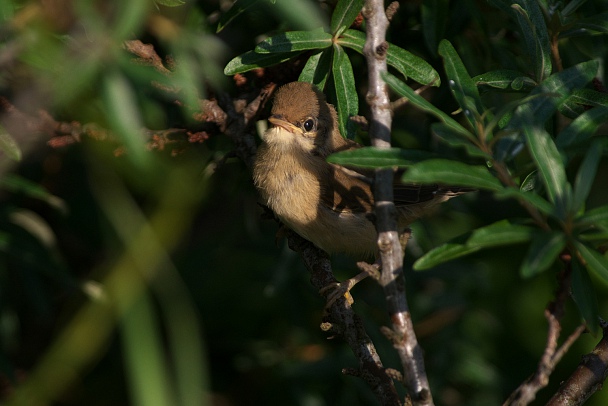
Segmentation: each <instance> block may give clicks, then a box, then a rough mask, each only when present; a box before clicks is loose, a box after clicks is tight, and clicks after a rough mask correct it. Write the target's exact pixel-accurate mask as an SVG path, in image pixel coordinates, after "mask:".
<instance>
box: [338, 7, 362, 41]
mask: <svg viewBox="0 0 608 406" xmlns="http://www.w3.org/2000/svg"><path fill="white" fill-rule="evenodd" d="M364 3H365V0H339V1H338V4H336V8H335V9H334V12H333V14H332V15H331V33H332V34H333V35H334V36H338V35H340V34H341V33H342V32H343V31H344V30H345V29H347V28H348V27H350V25H351V24H352V23H353V21H355V18H357V15H359V13H360V12H361V9H362V8H363V4H364Z"/></svg>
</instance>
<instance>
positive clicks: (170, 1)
mask: <svg viewBox="0 0 608 406" xmlns="http://www.w3.org/2000/svg"><path fill="white" fill-rule="evenodd" d="M154 2H155V3H156V4H160V5H162V6H167V7H177V6H181V5H184V4H186V2H185V1H184V0H154Z"/></svg>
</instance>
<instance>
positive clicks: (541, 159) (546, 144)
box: [524, 126, 568, 205]
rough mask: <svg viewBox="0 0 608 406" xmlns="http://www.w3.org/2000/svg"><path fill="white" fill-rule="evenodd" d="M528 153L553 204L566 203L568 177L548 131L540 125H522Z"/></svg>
mask: <svg viewBox="0 0 608 406" xmlns="http://www.w3.org/2000/svg"><path fill="white" fill-rule="evenodd" d="M524 134H525V136H526V141H527V143H528V149H529V150H530V154H531V155H532V158H533V159H534V162H535V163H536V167H537V168H538V172H539V174H540V175H541V179H542V180H543V182H544V185H545V187H546V188H547V193H548V195H549V199H550V200H551V201H552V202H553V203H554V204H556V205H557V204H566V202H565V201H564V200H563V199H566V189H567V187H568V179H567V177H566V170H565V168H564V163H563V162H562V157H561V155H560V153H559V151H558V150H557V147H556V146H555V143H554V142H553V140H552V139H551V136H550V135H549V133H547V132H546V131H545V130H544V129H543V128H540V127H529V126H526V127H524Z"/></svg>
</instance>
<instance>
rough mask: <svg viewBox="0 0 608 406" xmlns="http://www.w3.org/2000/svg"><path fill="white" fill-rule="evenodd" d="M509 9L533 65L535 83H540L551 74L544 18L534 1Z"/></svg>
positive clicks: (526, 0)
mask: <svg viewBox="0 0 608 406" xmlns="http://www.w3.org/2000/svg"><path fill="white" fill-rule="evenodd" d="M511 7H512V8H513V9H514V10H515V11H516V13H515V14H516V16H517V21H518V23H519V26H520V28H521V31H522V33H523V36H524V41H525V44H526V48H528V54H529V55H530V57H531V59H532V61H533V63H534V70H535V76H536V81H537V82H541V81H542V80H543V79H545V78H546V77H548V76H549V75H550V74H551V71H552V69H553V67H552V66H551V45H550V43H549V34H548V31H547V25H546V24H545V17H544V15H543V13H542V10H541V9H540V6H539V4H538V2H536V1H535V0H519V1H517V2H516V3H514V4H512V5H511Z"/></svg>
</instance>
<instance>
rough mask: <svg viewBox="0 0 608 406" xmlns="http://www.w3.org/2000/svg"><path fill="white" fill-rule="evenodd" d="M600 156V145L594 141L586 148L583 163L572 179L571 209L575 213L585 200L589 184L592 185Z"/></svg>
mask: <svg viewBox="0 0 608 406" xmlns="http://www.w3.org/2000/svg"><path fill="white" fill-rule="evenodd" d="M601 158H602V147H601V145H599V143H597V142H595V143H593V144H592V145H591V146H590V147H589V149H587V153H586V154H585V158H584V159H583V163H582V164H581V166H580V168H579V169H578V173H577V174H576V179H575V180H574V197H573V204H572V211H574V212H575V213H576V212H578V211H579V209H580V208H581V207H583V205H584V204H585V200H587V196H589V192H590V191H591V185H593V181H594V180H595V174H596V172H597V167H598V165H599V163H600V159H601Z"/></svg>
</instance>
